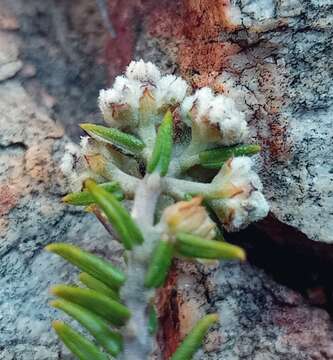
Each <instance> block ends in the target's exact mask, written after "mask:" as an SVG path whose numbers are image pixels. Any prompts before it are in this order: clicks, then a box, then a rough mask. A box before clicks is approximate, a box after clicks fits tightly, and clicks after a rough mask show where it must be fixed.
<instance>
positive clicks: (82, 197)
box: [62, 181, 124, 206]
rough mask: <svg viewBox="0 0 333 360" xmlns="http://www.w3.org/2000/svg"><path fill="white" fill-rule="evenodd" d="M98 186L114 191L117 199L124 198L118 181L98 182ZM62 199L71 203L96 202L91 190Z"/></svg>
mask: <svg viewBox="0 0 333 360" xmlns="http://www.w3.org/2000/svg"><path fill="white" fill-rule="evenodd" d="M98 186H99V187H101V188H103V189H105V190H106V191H107V192H110V193H113V195H114V196H115V198H116V199H117V200H123V199H124V194H123V193H122V191H121V188H120V186H119V184H118V183H117V182H116V181H111V182H107V183H104V184H98ZM62 201H63V202H65V203H67V204H70V205H77V206H87V205H90V204H93V203H94V198H93V196H92V195H91V194H90V193H89V191H80V192H73V193H70V194H68V195H66V196H64V197H63V198H62Z"/></svg>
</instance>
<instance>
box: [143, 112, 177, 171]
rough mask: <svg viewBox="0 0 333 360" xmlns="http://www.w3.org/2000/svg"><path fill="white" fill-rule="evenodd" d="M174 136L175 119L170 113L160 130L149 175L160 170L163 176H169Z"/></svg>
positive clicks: (165, 117) (149, 164)
mask: <svg viewBox="0 0 333 360" xmlns="http://www.w3.org/2000/svg"><path fill="white" fill-rule="evenodd" d="M172 136H173V119H172V114H171V112H170V111H168V112H167V113H166V114H165V116H164V118H163V121H162V123H161V125H160V127H159V129H158V133H157V138H156V142H155V146H154V150H153V154H152V157H151V159H150V161H149V163H148V167H147V170H148V172H149V173H152V172H154V171H155V170H158V171H159V172H160V174H161V176H165V175H166V174H167V172H168V169H169V164H170V160H171V154H172V144H173V140H172Z"/></svg>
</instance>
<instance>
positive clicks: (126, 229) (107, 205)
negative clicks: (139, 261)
mask: <svg viewBox="0 0 333 360" xmlns="http://www.w3.org/2000/svg"><path fill="white" fill-rule="evenodd" d="M84 184H85V187H86V188H87V190H88V191H89V192H90V193H91V195H92V196H93V198H94V200H95V203H96V204H97V205H98V206H99V207H100V208H101V209H102V210H103V212H104V214H105V215H106V216H107V218H108V220H109V221H110V223H111V224H112V226H113V227H114V228H115V230H116V232H117V233H118V235H119V237H120V240H121V241H122V243H123V245H124V247H125V248H126V249H128V250H130V249H132V248H133V246H134V245H139V244H142V243H143V236H142V234H141V231H140V229H139V227H138V226H137V225H136V223H135V221H134V220H133V219H132V218H131V216H130V214H129V213H128V212H127V210H126V209H125V208H124V206H123V205H122V204H121V203H120V202H119V201H118V200H117V199H116V198H115V197H114V196H113V195H112V194H110V193H108V192H107V191H106V190H105V189H102V188H101V187H98V185H97V184H96V183H95V181H93V180H90V179H88V180H86V181H85V183H84Z"/></svg>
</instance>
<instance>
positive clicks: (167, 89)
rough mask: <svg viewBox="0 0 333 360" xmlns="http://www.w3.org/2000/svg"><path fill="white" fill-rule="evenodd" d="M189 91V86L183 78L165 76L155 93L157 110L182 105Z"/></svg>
mask: <svg viewBox="0 0 333 360" xmlns="http://www.w3.org/2000/svg"><path fill="white" fill-rule="evenodd" d="M187 89H188V85H187V83H186V81H185V80H183V79H182V78H181V77H177V76H175V75H166V76H163V77H162V78H161V79H160V81H159V82H158V83H157V87H156V89H155V91H154V97H155V100H156V106H157V108H158V109H160V108H164V107H167V106H169V105H177V104H180V103H181V102H182V101H183V99H184V97H185V95H186V91H187Z"/></svg>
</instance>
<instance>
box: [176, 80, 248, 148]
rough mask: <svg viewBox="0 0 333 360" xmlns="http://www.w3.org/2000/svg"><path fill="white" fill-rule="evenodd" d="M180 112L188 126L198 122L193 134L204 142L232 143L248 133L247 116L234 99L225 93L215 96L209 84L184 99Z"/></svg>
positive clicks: (239, 140)
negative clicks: (238, 107)
mask: <svg viewBox="0 0 333 360" xmlns="http://www.w3.org/2000/svg"><path fill="white" fill-rule="evenodd" d="M181 111H182V115H183V117H184V119H185V121H187V123H188V125H190V126H191V125H195V126H192V128H193V136H194V137H196V138H197V139H200V141H201V142H208V143H209V142H213V143H220V144H222V145H233V144H237V143H240V142H242V141H243V140H244V139H245V137H246V135H247V124H246V121H245V116H244V114H243V113H242V112H240V111H239V110H237V108H236V105H235V103H234V101H233V100H232V99H231V98H228V97H226V96H224V95H217V96H214V94H213V92H212V90H211V89H210V88H208V87H204V88H202V89H200V90H197V91H196V93H195V94H194V95H192V96H189V97H187V98H185V100H184V101H183V104H182V107H181Z"/></svg>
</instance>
